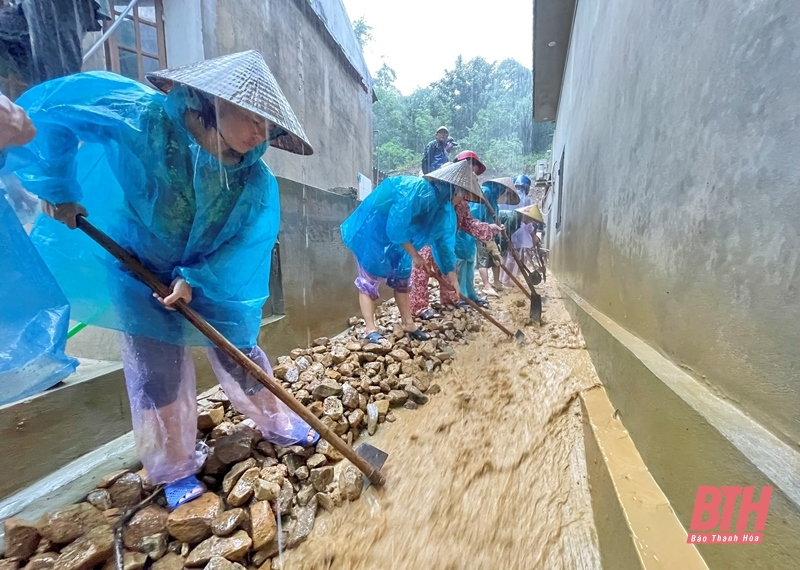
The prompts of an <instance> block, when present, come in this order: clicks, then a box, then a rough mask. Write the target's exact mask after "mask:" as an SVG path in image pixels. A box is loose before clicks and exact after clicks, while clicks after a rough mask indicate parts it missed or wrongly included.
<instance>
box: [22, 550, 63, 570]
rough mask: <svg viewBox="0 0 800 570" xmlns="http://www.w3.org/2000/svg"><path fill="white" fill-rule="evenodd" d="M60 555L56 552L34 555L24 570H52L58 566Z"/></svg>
mask: <svg viewBox="0 0 800 570" xmlns="http://www.w3.org/2000/svg"><path fill="white" fill-rule="evenodd" d="M57 559H58V554H57V553H55V552H42V553H41V554H34V555H33V556H31V557H30V560H28V563H27V564H26V565H25V566H24V567H23V569H22V570H52V568H53V566H55V564H56V560H57Z"/></svg>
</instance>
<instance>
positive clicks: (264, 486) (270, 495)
mask: <svg viewBox="0 0 800 570" xmlns="http://www.w3.org/2000/svg"><path fill="white" fill-rule="evenodd" d="M280 494H281V486H280V485H278V484H277V483H273V482H272V481H264V480H263V479H257V480H256V482H255V486H254V488H253V495H254V496H255V498H256V500H258V501H274V500H275V499H277V498H278V496H279V495H280Z"/></svg>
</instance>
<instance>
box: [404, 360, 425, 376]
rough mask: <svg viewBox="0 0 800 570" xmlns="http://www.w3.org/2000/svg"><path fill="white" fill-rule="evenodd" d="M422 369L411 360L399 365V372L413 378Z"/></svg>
mask: <svg viewBox="0 0 800 570" xmlns="http://www.w3.org/2000/svg"><path fill="white" fill-rule="evenodd" d="M421 370H422V369H421V368H420V367H419V364H417V363H416V362H414V361H413V360H404V361H403V362H401V363H400V372H402V373H403V374H405V375H406V376H413V375H414V374H416V373H417V372H420V371H421Z"/></svg>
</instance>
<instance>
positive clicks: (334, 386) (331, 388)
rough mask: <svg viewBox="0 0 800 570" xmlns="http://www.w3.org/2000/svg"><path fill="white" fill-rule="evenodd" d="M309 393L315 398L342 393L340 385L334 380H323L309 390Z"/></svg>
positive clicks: (322, 398)
mask: <svg viewBox="0 0 800 570" xmlns="http://www.w3.org/2000/svg"><path fill="white" fill-rule="evenodd" d="M311 393H312V394H313V395H314V397H315V398H319V399H321V400H324V399H325V398H328V397H330V396H340V395H341V393H342V386H341V384H339V383H338V382H336V381H334V380H323V381H322V382H320V383H319V384H318V385H317V386H316V387H315V388H314V389H313V390H312V391H311Z"/></svg>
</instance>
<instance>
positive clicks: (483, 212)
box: [456, 181, 506, 260]
mask: <svg viewBox="0 0 800 570" xmlns="http://www.w3.org/2000/svg"><path fill="white" fill-rule="evenodd" d="M481 189H482V190H483V196H484V198H486V200H487V201H488V202H489V203H490V204H491V205H492V208H493V209H494V211H495V212H497V211H498V207H497V201H498V200H499V199H500V196H502V195H503V192H505V191H506V187H505V186H503V185H502V184H498V183H497V182H491V181H489V182H485V183H484V184H483V186H482V187H481ZM469 210H470V212H471V213H472V217H473V218H475V219H476V220H478V221H480V222H486V223H487V224H493V223H495V222H494V218H493V217H492V215H491V214H490V213H489V210H488V208H487V207H486V205H485V204H483V203H480V204H479V203H477V202H474V203H472V204H470V205H469ZM476 252H477V246H476V242H475V238H474V237H472V236H471V235H469V234H468V233H467V232H465V231H462V230H458V235H457V236H456V257H457V258H458V259H473V260H474V259H475V254H476Z"/></svg>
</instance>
